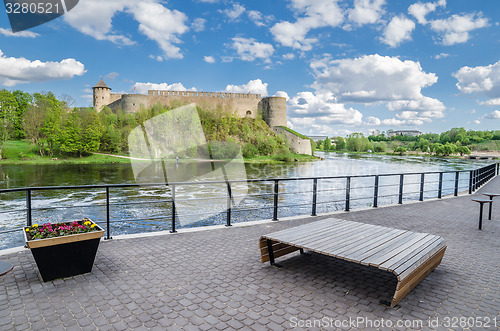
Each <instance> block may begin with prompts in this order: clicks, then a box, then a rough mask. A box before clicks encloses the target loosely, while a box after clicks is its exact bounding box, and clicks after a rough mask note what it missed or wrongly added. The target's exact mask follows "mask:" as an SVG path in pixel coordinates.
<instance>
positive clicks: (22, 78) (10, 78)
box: [0, 50, 86, 86]
mask: <svg viewBox="0 0 500 331" xmlns="http://www.w3.org/2000/svg"><path fill="white" fill-rule="evenodd" d="M85 71H86V70H85V67H84V65H83V64H82V63H81V62H78V61H76V60H75V59H71V58H70V59H64V60H62V61H60V62H53V61H48V62H42V61H39V60H34V61H31V60H28V59H25V58H23V57H20V58H15V57H6V56H5V55H4V54H3V52H2V51H1V50H0V84H1V85H4V86H14V85H17V84H23V83H30V82H44V81H51V80H62V79H71V78H73V77H74V76H81V75H83V74H84V73H85Z"/></svg>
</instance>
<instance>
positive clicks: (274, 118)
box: [92, 79, 312, 154]
mask: <svg viewBox="0 0 500 331" xmlns="http://www.w3.org/2000/svg"><path fill="white" fill-rule="evenodd" d="M92 90H93V101H94V108H95V109H97V111H100V110H101V109H102V107H104V106H108V107H109V108H111V110H117V109H122V110H123V111H125V112H131V113H134V112H138V111H139V110H140V109H141V107H144V108H148V107H151V106H154V105H156V104H161V105H163V106H171V105H172V102H180V103H181V104H188V103H195V104H196V105H198V106H200V107H202V108H204V109H211V110H216V109H219V108H225V109H230V110H232V111H234V112H235V113H236V114H237V115H238V116H240V117H249V118H256V117H257V115H258V114H261V115H262V118H263V119H264V121H265V122H266V123H267V124H268V125H269V126H270V127H271V128H272V129H273V130H274V131H275V132H276V133H278V134H284V135H285V136H286V138H287V139H288V141H289V143H290V146H291V149H292V150H293V151H294V152H296V153H299V154H311V153H312V151H311V146H310V145H311V144H310V141H309V140H306V139H303V138H300V137H299V136H297V135H295V134H293V133H291V132H289V131H287V130H286V129H284V128H283V127H286V125H287V117H286V99H285V98H283V97H264V98H262V97H261V95H260V94H251V93H247V94H245V93H227V92H198V91H164V90H149V91H148V94H147V95H144V94H121V93H111V88H110V87H109V86H108V85H107V84H106V83H105V82H104V81H103V80H102V79H101V80H99V82H98V83H97V84H96V85H95V86H94V87H93V88H92Z"/></svg>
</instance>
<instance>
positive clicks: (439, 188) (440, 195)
mask: <svg viewBox="0 0 500 331" xmlns="http://www.w3.org/2000/svg"><path fill="white" fill-rule="evenodd" d="M442 196H443V173H442V172H440V173H439V184H438V199H441V197H442Z"/></svg>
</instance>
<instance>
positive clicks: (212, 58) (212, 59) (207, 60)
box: [203, 56, 215, 63]
mask: <svg viewBox="0 0 500 331" xmlns="http://www.w3.org/2000/svg"><path fill="white" fill-rule="evenodd" d="M203 61H205V62H206V63H215V59H214V57H213V56H204V57H203Z"/></svg>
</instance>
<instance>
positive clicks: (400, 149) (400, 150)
mask: <svg viewBox="0 0 500 331" xmlns="http://www.w3.org/2000/svg"><path fill="white" fill-rule="evenodd" d="M394 153H399V155H403V154H404V153H406V148H404V147H398V148H396V149H395V150H394Z"/></svg>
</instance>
